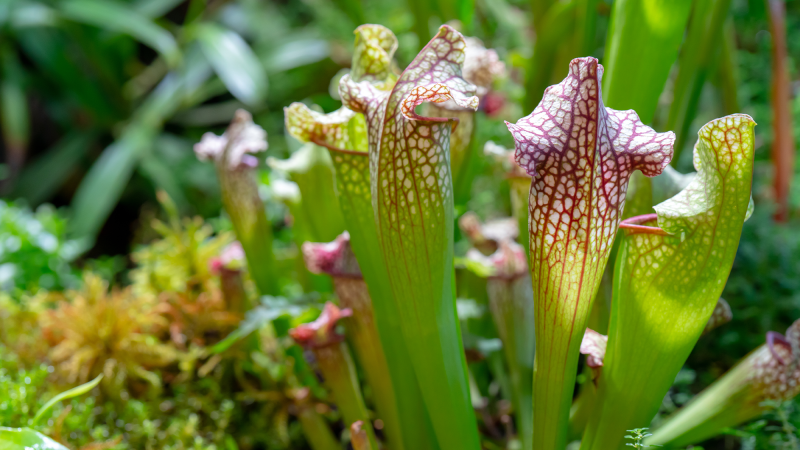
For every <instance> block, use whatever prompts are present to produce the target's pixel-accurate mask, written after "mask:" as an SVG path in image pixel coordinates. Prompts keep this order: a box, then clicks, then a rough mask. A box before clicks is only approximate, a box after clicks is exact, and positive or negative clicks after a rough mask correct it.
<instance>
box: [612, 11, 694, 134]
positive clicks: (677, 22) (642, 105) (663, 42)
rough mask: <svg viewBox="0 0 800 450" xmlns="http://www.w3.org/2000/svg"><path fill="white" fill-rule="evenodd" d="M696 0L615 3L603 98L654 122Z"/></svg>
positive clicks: (613, 105)
mask: <svg viewBox="0 0 800 450" xmlns="http://www.w3.org/2000/svg"><path fill="white" fill-rule="evenodd" d="M691 6H692V0H671V1H670V0H617V1H615V2H614V8H613V11H612V13H611V25H610V26H609V28H608V37H607V38H606V57H605V60H604V61H603V65H604V66H605V69H606V72H605V80H603V100H604V101H605V103H606V104H607V105H608V106H609V107H611V108H615V109H633V110H635V111H636V112H637V113H638V114H639V118H640V119H641V120H642V122H643V123H650V122H651V121H652V120H653V114H654V113H655V111H656V106H657V105H658V97H659V96H660V95H661V91H662V90H663V89H664V84H665V83H666V82H667V77H668V76H669V71H670V68H671V67H672V64H673V63H674V62H675V59H676V58H677V57H678V49H679V48H680V45H681V41H683V35H684V31H685V30H686V23H687V22H688V20H689V12H690V10H691Z"/></svg>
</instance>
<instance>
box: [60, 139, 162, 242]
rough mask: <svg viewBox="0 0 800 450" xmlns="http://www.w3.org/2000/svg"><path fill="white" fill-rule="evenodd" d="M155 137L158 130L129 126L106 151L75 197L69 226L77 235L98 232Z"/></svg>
mask: <svg viewBox="0 0 800 450" xmlns="http://www.w3.org/2000/svg"><path fill="white" fill-rule="evenodd" d="M154 138H155V130H153V129H151V128H148V127H142V126H139V127H135V128H128V129H127V130H126V131H125V132H124V133H123V135H122V137H120V139H119V140H118V141H117V142H115V143H113V144H111V146H109V147H108V148H106V149H105V150H104V151H103V154H102V155H100V158H98V159H97V162H95V163H94V165H93V166H92V168H91V169H90V170H89V173H88V174H86V177H85V178H84V179H83V181H82V182H81V184H80V186H79V187H78V190H77V192H76V193H75V197H74V198H73V200H72V220H71V221H70V224H69V225H70V233H71V234H72V235H73V236H75V237H94V236H96V235H97V233H98V232H99V231H100V227H102V225H103V223H104V222H105V220H106V218H107V217H108V215H109V214H111V210H113V209H114V206H115V205H116V203H117V201H118V200H119V198H120V196H122V191H123V190H124V189H125V186H127V185H128V180H129V179H130V177H131V174H132V173H133V169H134V168H135V167H136V165H137V164H138V162H139V158H140V156H141V155H142V153H143V152H144V151H145V150H146V149H147V148H149V146H150V145H151V144H152V142H153V139H154Z"/></svg>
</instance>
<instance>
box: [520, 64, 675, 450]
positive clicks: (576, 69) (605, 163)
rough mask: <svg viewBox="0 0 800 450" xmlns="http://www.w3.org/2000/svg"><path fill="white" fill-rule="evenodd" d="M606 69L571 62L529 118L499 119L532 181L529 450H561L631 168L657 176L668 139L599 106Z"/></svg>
mask: <svg viewBox="0 0 800 450" xmlns="http://www.w3.org/2000/svg"><path fill="white" fill-rule="evenodd" d="M602 74H603V67H602V66H601V65H599V64H598V63H597V60H596V59H595V58H591V57H588V58H579V59H575V60H573V61H572V62H571V63H570V67H569V75H568V76H567V78H565V79H564V81H562V82H561V83H560V84H558V85H555V86H551V87H549V88H548V89H547V91H545V97H544V99H542V102H541V103H540V104H539V106H537V107H536V109H535V110H534V111H533V113H531V115H529V116H527V117H524V118H522V119H520V120H519V122H517V123H516V124H510V123H506V124H507V125H508V128H509V130H510V131H511V134H512V135H513V136H514V140H515V141H516V160H517V163H518V164H519V165H520V166H521V167H522V168H523V169H525V170H526V171H527V172H528V174H529V175H531V176H532V177H533V179H532V182H531V189H530V196H529V198H530V204H529V212H530V222H529V232H530V259H531V265H530V266H531V274H532V278H533V289H534V299H536V306H535V308H536V309H535V317H536V356H535V358H536V362H535V364H534V367H535V369H534V379H533V421H534V429H533V442H534V448H535V449H543V450H555V449H562V448H564V447H565V446H566V444H567V443H566V439H567V421H568V418H569V410H570V405H571V403H572V396H573V392H574V389H575V377H576V373H577V370H578V357H579V348H580V343H581V340H582V338H583V334H584V330H585V329H586V324H587V320H588V317H589V311H590V310H591V306H592V301H593V299H594V297H595V294H596V292H597V289H598V286H599V283H600V278H601V276H602V274H603V270H604V268H605V265H606V262H607V260H608V256H609V252H610V251H611V246H612V243H613V241H614V235H615V234H616V232H617V225H618V224H619V221H620V218H621V216H622V213H623V211H622V207H623V205H624V203H625V194H626V190H627V187H628V179H629V178H630V176H631V174H632V173H633V171H634V170H639V171H641V172H642V173H644V174H645V175H647V176H651V177H652V176H655V175H658V174H659V173H661V171H662V170H663V169H664V167H665V166H666V165H667V164H669V161H670V158H671V157H672V144H673V142H674V140H675V135H674V134H672V133H656V132H655V131H653V129H652V128H650V127H647V126H645V125H644V124H642V122H641V121H640V120H639V117H638V116H637V115H636V113H635V112H634V111H616V110H613V109H611V108H606V107H604V106H603V102H602V99H601V98H600V80H601V78H602Z"/></svg>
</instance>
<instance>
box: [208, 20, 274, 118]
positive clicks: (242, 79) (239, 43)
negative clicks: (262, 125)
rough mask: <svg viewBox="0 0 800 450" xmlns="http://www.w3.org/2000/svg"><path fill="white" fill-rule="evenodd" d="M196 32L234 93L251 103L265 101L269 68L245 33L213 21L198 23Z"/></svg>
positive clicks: (218, 71) (209, 57) (240, 98)
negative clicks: (218, 24)
mask: <svg viewBox="0 0 800 450" xmlns="http://www.w3.org/2000/svg"><path fill="white" fill-rule="evenodd" d="M194 35H195V37H196V38H197V41H198V42H199V43H200V48H201V49H202V50H203V54H205V56H206V58H208V61H209V62H210V63H211V66H212V67H213V68H214V71H215V72H216V73H217V75H218V76H219V78H220V79H221V80H222V82H223V83H225V86H226V87H227V88H228V90H229V91H230V92H231V94H233V96H234V97H236V98H238V99H239V100H241V101H242V102H244V103H246V104H247V105H250V106H255V105H258V104H260V103H261V102H263V101H264V98H265V97H266V95H267V75H266V72H265V71H264V67H263V66H262V65H261V62H260V61H259V60H258V58H257V57H256V55H255V54H254V53H253V51H252V50H251V49H250V46H249V45H247V42H245V40H244V39H242V37H241V36H239V35H238V34H236V33H235V32H233V31H231V30H226V29H224V28H221V27H219V26H217V25H214V24H210V23H203V24H199V25H197V26H196V28H195V29H194Z"/></svg>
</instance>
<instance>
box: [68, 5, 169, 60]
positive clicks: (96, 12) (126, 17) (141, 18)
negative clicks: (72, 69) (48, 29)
mask: <svg viewBox="0 0 800 450" xmlns="http://www.w3.org/2000/svg"><path fill="white" fill-rule="evenodd" d="M59 7H60V10H61V13H62V14H63V15H64V17H66V18H67V19H70V20H74V21H76V22H80V23H85V24H88V25H94V26H96V27H99V28H102V29H104V30H109V31H113V32H117V33H124V34H127V35H129V36H132V37H133V38H135V39H137V40H139V41H141V42H142V43H144V44H146V45H148V46H150V47H152V48H154V49H155V50H157V51H158V52H159V53H161V55H162V56H163V57H164V59H165V60H166V61H167V63H168V64H169V65H170V66H173V67H174V66H176V65H177V64H178V62H179V61H180V56H181V55H180V51H179V49H178V44H177V42H175V38H174V37H173V36H172V34H170V33H169V32H168V31H167V30H165V29H163V28H161V27H160V26H158V25H156V24H155V23H153V21H152V20H150V19H149V18H148V17H147V16H145V15H143V14H141V13H139V12H137V11H136V10H135V9H133V8H131V7H130V6H128V5H126V4H124V3H117V2H115V1H113V0H68V1H65V2H61V3H60V5H59Z"/></svg>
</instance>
